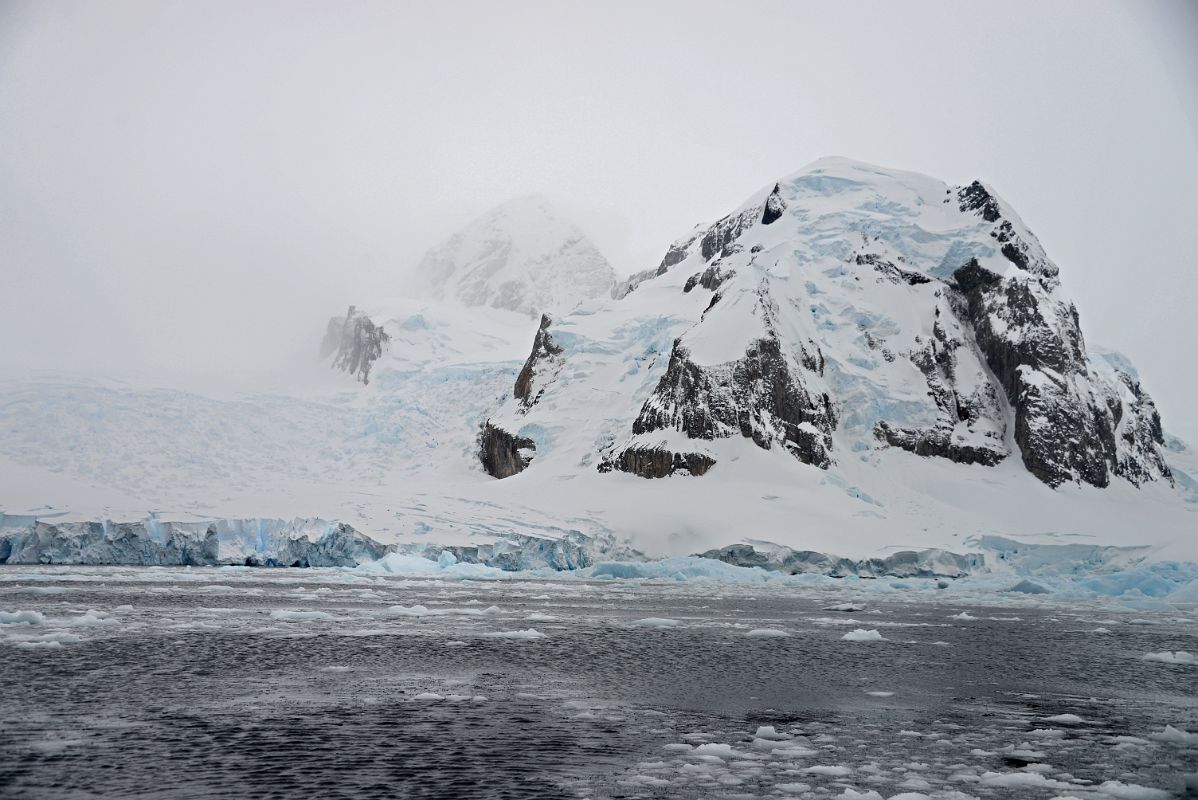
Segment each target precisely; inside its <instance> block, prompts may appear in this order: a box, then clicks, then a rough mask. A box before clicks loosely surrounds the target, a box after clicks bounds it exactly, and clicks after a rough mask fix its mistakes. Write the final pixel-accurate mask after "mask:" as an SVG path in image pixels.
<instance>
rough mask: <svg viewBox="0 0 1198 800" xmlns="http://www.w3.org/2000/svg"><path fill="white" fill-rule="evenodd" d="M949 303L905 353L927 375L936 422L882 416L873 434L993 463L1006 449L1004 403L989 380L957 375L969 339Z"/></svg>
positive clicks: (921, 449) (916, 449)
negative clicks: (906, 422) (920, 424)
mask: <svg viewBox="0 0 1198 800" xmlns="http://www.w3.org/2000/svg"><path fill="white" fill-rule="evenodd" d="M951 308H952V306H951V304H948V303H946V304H941V305H937V306H936V319H935V321H934V322H933V323H932V335H931V336H930V337H928V339H926V340H925V341H924V344H923V346H922V347H920V348H919V349H917V350H914V351H912V352H911V353H908V354H907V357H908V358H909V359H910V361H911V363H913V364H914V365H915V366H916V367H918V368H919V370H920V372H922V373H923V374H924V377H925V378H926V379H927V382H928V395H929V396H930V397H931V398H932V400H933V401H934V402H935V404H936V408H937V411H938V416H939V418H938V419H937V421H936V424H935V425H933V426H931V427H927V428H915V427H909V426H908V427H904V426H897V425H891V424H890V423H888V422H887V421H886V420H880V421H879V422H878V424H877V426H876V427H875V429H874V434H875V435H876V436H877V437H878V439H880V440H882V441H884V442H886V443H887V444H889V445H891V446H892V447H899V448H902V449H903V450H907V451H909V452H912V453H915V454H916V455H919V456H936V457H939V458H947V459H949V460H950V461H955V462H957V463H958V464H984V465H985V466H994V465H995V464H997V463H998V462H1000V461H1002V460H1003V459H1004V458H1006V457H1007V455H1008V452H1007V447H1006V444H1005V437H1006V424H1005V420H1004V414H1003V409H1002V406H1001V404H1000V402H999V399H998V394H997V392H996V390H995V388H994V386H993V384H992V383H991V382H990V381H989V380H982V381H977V380H974V381H962V380H960V379H959V375H958V360H957V353H958V351H959V350H960V349H961V348H968V347H969V344H968V343H967V341H966V337H967V333H966V331H963V330H962V327H961V324H960V322H959V320H957V319H956V316H955V314H954V313H953V311H952V310H951ZM941 309H944V313H942V312H941ZM950 327H951V333H950V332H949V328H950Z"/></svg>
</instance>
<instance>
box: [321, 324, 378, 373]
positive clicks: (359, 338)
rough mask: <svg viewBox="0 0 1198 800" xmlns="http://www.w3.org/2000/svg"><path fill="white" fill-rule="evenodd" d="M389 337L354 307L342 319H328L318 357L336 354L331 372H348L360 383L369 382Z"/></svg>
mask: <svg viewBox="0 0 1198 800" xmlns="http://www.w3.org/2000/svg"><path fill="white" fill-rule="evenodd" d="M388 341H390V337H389V336H388V335H387V333H386V331H384V330H383V328H382V326H381V325H375V324H374V322H373V321H372V320H371V319H370V317H368V316H367V315H366V314H364V313H362V312H361V311H358V310H357V309H356V308H355V307H354V306H350V307H349V311H348V312H347V313H346V315H345V316H344V317H333V318H332V319H330V320H329V324H328V329H327V330H326V331H325V335H324V340H323V341H322V342H321V345H320V355H321V357H322V358H327V357H328V356H329V355H330V354H332V353H335V354H336V355H335V356H334V358H333V363H332V367H333V369H339V370H341V371H342V372H348V373H349V374H350V375H353V376H354V378H355V379H357V380H359V381H361V382H362V383H363V384H368V383H370V368H371V367H372V366H373V365H374V362H375V361H377V360H378V358H379V356H381V355H382V354H383V349H384V348H385V347H386V345H387V342H388Z"/></svg>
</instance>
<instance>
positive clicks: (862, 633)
mask: <svg viewBox="0 0 1198 800" xmlns="http://www.w3.org/2000/svg"><path fill="white" fill-rule="evenodd" d="M840 638H841V639H842V640H844V641H846V642H885V641H887V640H886V638H885V637H884V636H882V634H880V633H878V632H877V631H876V630H868V631H867V630H865V629H864V628H856V629H854V630H851V631H849V632H848V633H846V634H845V635H844V636H841V637H840Z"/></svg>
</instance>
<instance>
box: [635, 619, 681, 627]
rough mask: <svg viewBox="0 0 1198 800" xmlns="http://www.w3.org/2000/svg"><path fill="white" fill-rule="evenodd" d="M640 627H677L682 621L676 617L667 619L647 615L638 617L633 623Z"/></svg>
mask: <svg viewBox="0 0 1198 800" xmlns="http://www.w3.org/2000/svg"><path fill="white" fill-rule="evenodd" d="M632 624H633V625H635V626H636V627H638V628H677V627H678V626H679V625H681V624H682V623H681V622H679V621H678V620H676V619H666V618H664V617H645V618H644V619H638V620H637V621H636V622H634V623H632Z"/></svg>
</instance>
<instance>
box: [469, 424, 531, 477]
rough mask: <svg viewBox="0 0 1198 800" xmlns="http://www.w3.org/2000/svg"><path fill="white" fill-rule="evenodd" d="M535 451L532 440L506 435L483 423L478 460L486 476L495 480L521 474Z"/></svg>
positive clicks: (479, 439) (510, 434)
mask: <svg viewBox="0 0 1198 800" xmlns="http://www.w3.org/2000/svg"><path fill="white" fill-rule="evenodd" d="M536 449H537V446H536V443H535V442H533V440H532V439H527V438H525V437H523V436H516V435H515V434H512V433H508V432H507V431H505V430H504V429H503V428H500V427H497V426H495V425H492V424H491V421H490V420H487V421H486V422H484V423H483V425H482V429H481V431H480V432H479V436H478V458H479V460H480V461H481V462H482V465H483V469H484V470H486V472H487V474H488V475H490V476H492V477H495V478H510V477H511V476H512V475H515V474H516V473H518V472H522V471H523V470H524V468H525V467H527V466H528V465H529V464H530V463H531V462H532V453H533V452H534V451H535V450H536Z"/></svg>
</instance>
